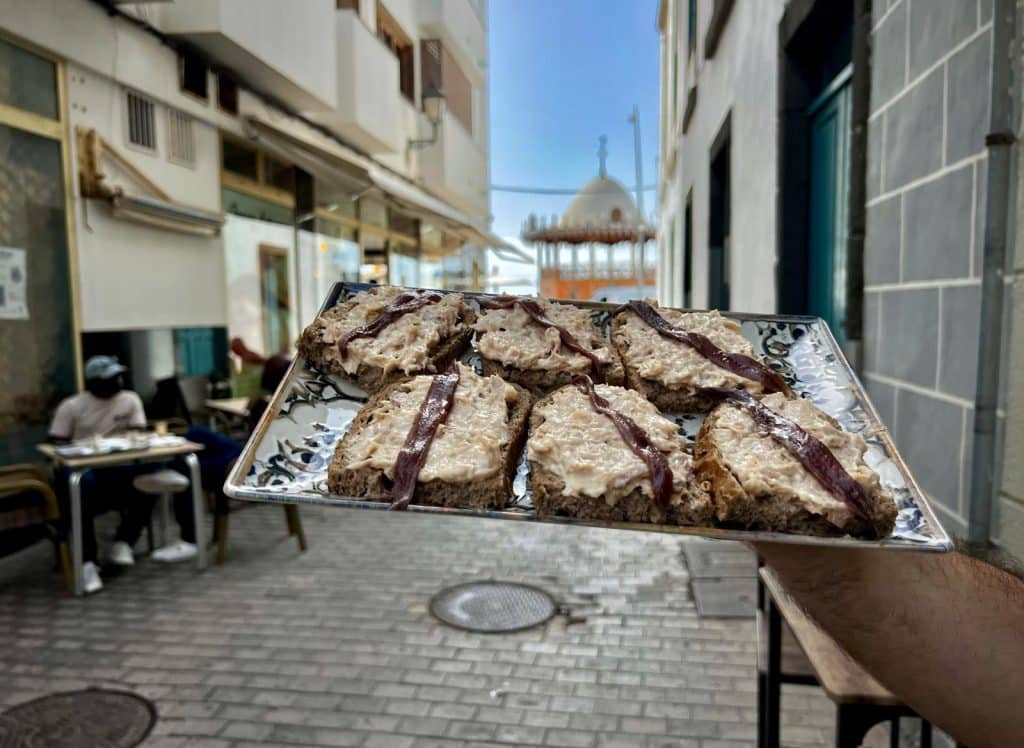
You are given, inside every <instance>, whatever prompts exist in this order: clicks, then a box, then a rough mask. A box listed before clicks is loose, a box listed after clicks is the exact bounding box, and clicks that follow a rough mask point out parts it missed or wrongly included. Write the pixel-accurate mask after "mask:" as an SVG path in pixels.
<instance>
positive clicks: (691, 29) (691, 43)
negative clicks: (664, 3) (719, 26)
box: [686, 0, 697, 57]
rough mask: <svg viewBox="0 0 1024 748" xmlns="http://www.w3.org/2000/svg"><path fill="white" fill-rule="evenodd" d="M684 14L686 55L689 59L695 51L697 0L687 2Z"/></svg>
mask: <svg viewBox="0 0 1024 748" xmlns="http://www.w3.org/2000/svg"><path fill="white" fill-rule="evenodd" d="M687 6H688V7H687V12H686V54H687V55H688V56H690V57H692V56H693V55H694V53H695V52H696V51H697V0H687Z"/></svg>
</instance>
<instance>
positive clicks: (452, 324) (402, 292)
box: [299, 286, 476, 392]
mask: <svg viewBox="0 0 1024 748" xmlns="http://www.w3.org/2000/svg"><path fill="white" fill-rule="evenodd" d="M475 319H476V313H475V312H474V311H473V310H472V309H471V308H470V307H469V306H467V305H466V303H465V301H464V300H463V298H462V294H458V293H450V294H442V293H438V292H437V291H409V290H406V289H403V288H398V287H396V286H380V287H377V288H373V289H370V290H369V291H360V292H359V293H357V294H356V295H355V296H353V297H352V298H350V299H348V300H347V301H344V302H342V303H341V304H338V305H337V306H335V307H332V308H331V309H328V310H327V311H326V312H324V313H323V314H322V315H320V316H319V317H317V319H316V320H314V321H313V324H311V325H310V326H309V327H307V328H306V329H305V330H304V331H303V333H302V335H301V336H300V338H299V355H301V356H303V357H305V358H306V360H308V361H309V362H310V363H311V364H313V366H315V367H317V368H318V369H320V370H321V371H326V372H328V373H331V374H337V375H339V376H343V377H346V378H348V379H351V380H353V381H354V382H355V383H356V384H358V385H359V386H360V387H362V388H363V389H365V390H366V391H367V392H375V391H377V390H379V389H380V388H381V387H384V386H385V385H387V384H390V383H391V382H394V381H398V380H399V379H403V378H405V377H408V376H412V375H415V374H422V373H432V372H437V371H443V370H444V369H445V368H446V367H447V366H448V364H450V363H451V362H452V361H454V360H455V359H456V358H458V357H459V356H460V355H461V354H462V352H463V351H464V350H465V349H466V346H468V345H469V341H470V339H471V338H472V336H473V328H472V325H473V322H474V320H475Z"/></svg>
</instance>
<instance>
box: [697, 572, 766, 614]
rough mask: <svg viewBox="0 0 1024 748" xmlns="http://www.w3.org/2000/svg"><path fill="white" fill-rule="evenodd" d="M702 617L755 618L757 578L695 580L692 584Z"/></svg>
mask: <svg viewBox="0 0 1024 748" xmlns="http://www.w3.org/2000/svg"><path fill="white" fill-rule="evenodd" d="M690 586H691V588H692V589H693V599H694V601H695V602H696V603H697V610H698V612H699V613H700V615H702V616H705V617H708V618H753V616H754V608H755V603H756V601H757V580H756V578H755V577H753V576H751V577H746V578H744V577H733V578H726V579H694V580H693V581H691V582H690Z"/></svg>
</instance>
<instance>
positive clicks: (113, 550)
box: [107, 540, 135, 566]
mask: <svg viewBox="0 0 1024 748" xmlns="http://www.w3.org/2000/svg"><path fill="white" fill-rule="evenodd" d="M107 560H108V561H110V563H112V564H117V565H118V566H132V565H133V564H134V563H135V555H134V554H133V553H132V547H131V546H130V545H128V544H127V543H125V542H124V541H123V540H118V541H117V542H116V543H114V544H113V545H112V546H110V552H109V553H108V554H107Z"/></svg>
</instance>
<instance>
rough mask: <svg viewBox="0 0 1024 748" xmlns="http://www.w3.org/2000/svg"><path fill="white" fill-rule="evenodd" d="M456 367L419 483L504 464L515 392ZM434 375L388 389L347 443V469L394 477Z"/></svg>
mask: <svg viewBox="0 0 1024 748" xmlns="http://www.w3.org/2000/svg"><path fill="white" fill-rule="evenodd" d="M458 366H459V385H458V387H456V389H455V401H454V403H453V406H452V410H451V412H450V413H449V414H448V418H447V419H446V420H445V422H444V423H442V424H441V425H439V426H438V427H437V432H436V433H435V434H434V439H433V441H432V442H431V444H430V447H429V449H428V451H427V459H426V462H424V464H423V467H422V468H420V472H419V480H420V481H422V482H426V481H432V480H443V481H447V482H450V483H459V482H466V481H470V480H477V479H481V478H489V477H490V476H492V475H494V474H495V473H497V472H498V471H499V470H500V469H501V466H502V452H503V450H504V448H505V447H506V446H507V444H508V441H509V428H508V414H509V405H511V404H514V403H515V402H516V399H517V398H518V396H519V394H518V392H517V391H516V389H515V388H514V387H512V386H511V385H509V384H507V383H506V382H505V381H504V380H503V379H501V378H500V377H481V376H479V375H478V374H476V373H475V372H474V371H473V370H472V369H470V368H468V367H466V366H464V365H463V364H459V365H458ZM433 379H434V378H433V377H432V376H419V377H413V378H412V379H410V380H408V381H406V382H403V383H402V384H400V385H398V386H397V387H395V388H393V389H392V390H391V394H390V396H389V397H388V398H387V399H386V401H384V402H382V403H381V404H380V406H379V407H378V408H377V409H376V410H374V412H373V418H372V420H370V421H369V422H368V423H367V424H365V425H364V426H363V428H362V429H361V430H360V432H359V433H358V435H357V438H356V439H354V440H353V441H352V442H351V444H350V445H349V450H348V463H347V464H346V466H345V467H346V468H348V469H350V470H358V469H359V468H362V467H372V468H376V469H378V470H382V471H384V474H385V475H387V476H388V478H392V479H393V478H394V474H395V462H396V461H397V460H398V453H399V451H400V450H401V449H402V445H403V444H405V439H406V437H407V436H408V434H409V431H410V429H412V425H413V422H414V421H415V420H416V416H417V415H418V414H419V412H420V406H421V405H422V404H423V401H424V399H426V397H427V390H429V389H430V383H431V382H432V381H433Z"/></svg>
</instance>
